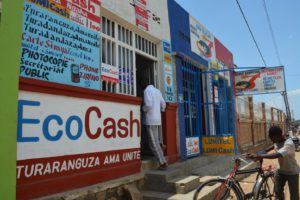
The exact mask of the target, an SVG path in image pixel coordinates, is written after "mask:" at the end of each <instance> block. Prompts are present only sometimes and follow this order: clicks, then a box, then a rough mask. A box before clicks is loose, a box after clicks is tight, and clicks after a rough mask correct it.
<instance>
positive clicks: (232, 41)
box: [176, 0, 300, 119]
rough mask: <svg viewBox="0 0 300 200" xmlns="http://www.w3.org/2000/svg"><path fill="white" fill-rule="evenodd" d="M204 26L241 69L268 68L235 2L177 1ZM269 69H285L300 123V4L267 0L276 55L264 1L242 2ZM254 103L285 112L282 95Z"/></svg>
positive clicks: (294, 0) (259, 97)
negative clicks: (275, 67)
mask: <svg viewBox="0 0 300 200" xmlns="http://www.w3.org/2000/svg"><path fill="white" fill-rule="evenodd" d="M176 2H177V3H179V4H180V5H181V6H182V7H183V8H184V9H185V10H186V11H188V12H189V13H190V15H192V16H193V17H194V18H196V19H197V20H198V21H199V22H200V23H201V24H202V25H203V26H205V27H206V28H207V29H208V30H209V31H210V32H211V33H212V34H213V35H214V36H215V37H216V38H218V39H219V40H220V41H221V43H223V45H225V46H226V47H227V48H228V49H229V50H230V51H231V52H232V53H233V57H234V63H235V64H236V65H237V66H238V67H262V66H265V65H264V63H263V61H262V58H261V56H260V54H259V52H258V50H257V48H256V46H255V43H254V41H253V39H252V36H251V34H250V32H249V30H248V27H247V25H246V23H245V21H244V19H243V16H242V14H241V11H240V10H239V7H238V4H237V2H236V0H176ZM239 3H240V5H241V7H242V9H243V12H244V14H245V16H246V19H247V21H248V23H249V25H250V28H251V30H252V32H253V34H254V37H255V39H256V42H257V44H258V46H259V48H260V51H261V53H262V56H263V58H264V60H265V62H266V64H267V66H270V67H273V66H280V65H283V66H284V67H285V79H286V88H287V92H288V99H289V105H290V110H291V112H292V117H294V118H295V119H300V66H299V64H300V21H299V20H300V12H299V9H300V1H299V0H265V3H266V7H267V10H268V14H269V17H270V20H271V24H272V28H273V33H274V36H275V40H276V44H277V47H278V52H279V57H280V60H279V59H278V56H277V54H276V51H275V47H274V43H273V40H272V34H271V31H270V28H269V24H268V20H267V15H266V12H265V9H264V4H263V3H264V1H263V0H239ZM254 99H255V101H260V102H266V104H267V105H269V106H274V107H277V108H279V109H281V110H283V111H285V106H284V101H283V98H282V96H281V95H280V94H273V95H255V96H254Z"/></svg>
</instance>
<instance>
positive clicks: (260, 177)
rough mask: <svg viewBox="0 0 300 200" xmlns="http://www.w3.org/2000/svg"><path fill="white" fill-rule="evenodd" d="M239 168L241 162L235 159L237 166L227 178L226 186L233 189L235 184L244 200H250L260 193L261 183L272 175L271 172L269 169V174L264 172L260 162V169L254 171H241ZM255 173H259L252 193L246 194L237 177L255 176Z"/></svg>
mask: <svg viewBox="0 0 300 200" xmlns="http://www.w3.org/2000/svg"><path fill="white" fill-rule="evenodd" d="M239 166H240V160H239V159H235V165H234V167H233V170H232V171H231V172H230V174H229V176H228V177H227V178H226V182H225V184H226V185H225V186H226V187H232V186H231V185H232V184H234V185H235V186H236V188H237V189H238V190H239V192H240V194H241V195H242V196H243V198H244V199H248V198H251V197H253V196H254V195H255V194H256V193H257V192H258V190H259V186H260V184H261V182H262V181H263V180H264V179H265V178H266V177H267V176H268V175H269V174H270V173H271V171H270V168H269V170H268V172H267V173H265V172H264V170H263V169H262V161H260V166H259V167H256V168H253V169H246V170H239V169H238V168H239ZM253 173H257V176H256V179H255V184H254V186H253V188H252V191H251V192H250V193H247V194H245V192H244V190H243V188H242V187H241V185H240V183H239V181H238V180H236V178H235V176H236V175H241V174H253Z"/></svg>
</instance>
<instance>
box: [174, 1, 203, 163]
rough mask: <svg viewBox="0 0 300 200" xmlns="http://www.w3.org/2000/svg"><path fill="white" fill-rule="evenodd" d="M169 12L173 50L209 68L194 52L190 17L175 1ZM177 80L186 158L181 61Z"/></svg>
mask: <svg viewBox="0 0 300 200" xmlns="http://www.w3.org/2000/svg"><path fill="white" fill-rule="evenodd" d="M168 12H169V20H170V32H171V41H172V50H173V52H175V53H176V54H184V55H186V56H189V57H190V58H192V59H193V60H194V61H196V62H198V63H199V64H201V65H203V66H207V65H208V63H207V61H205V60H204V59H202V58H201V57H200V56H198V55H197V54H195V53H194V52H192V49H191V43H190V23H189V19H190V15H189V13H188V12H186V11H185V10H184V9H183V8H182V7H181V6H180V5H179V4H177V3H176V2H175V1H174V0H168ZM175 62H176V63H175V64H176V80H177V94H178V115H179V131H180V139H179V141H180V148H181V153H180V154H181V158H182V159H185V158H186V133H185V128H184V127H185V125H184V120H182V119H183V116H184V104H183V102H182V100H181V99H182V98H180V96H181V97H182V96H183V81H182V72H181V60H180V59H178V58H177V59H176V61H175Z"/></svg>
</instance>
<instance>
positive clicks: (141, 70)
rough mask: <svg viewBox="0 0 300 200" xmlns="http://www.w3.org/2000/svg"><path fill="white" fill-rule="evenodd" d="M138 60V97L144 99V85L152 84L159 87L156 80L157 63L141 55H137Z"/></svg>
mask: <svg viewBox="0 0 300 200" xmlns="http://www.w3.org/2000/svg"><path fill="white" fill-rule="evenodd" d="M135 58H136V95H137V96H138V97H143V89H142V85H143V84H144V83H146V84H152V85H154V86H155V87H157V81H156V80H157V78H156V62H155V61H153V60H151V59H149V58H147V57H145V56H142V55H140V54H136V55H135Z"/></svg>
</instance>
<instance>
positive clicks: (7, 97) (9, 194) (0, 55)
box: [0, 0, 23, 199]
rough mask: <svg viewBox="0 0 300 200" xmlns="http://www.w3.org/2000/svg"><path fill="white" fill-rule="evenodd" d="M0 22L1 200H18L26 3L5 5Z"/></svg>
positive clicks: (6, 2) (19, 2)
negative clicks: (19, 108) (18, 134)
mask: <svg viewBox="0 0 300 200" xmlns="http://www.w3.org/2000/svg"><path fill="white" fill-rule="evenodd" d="M2 6H3V7H2V11H3V13H2V16H1V22H0V91H1V94H0V96H1V104H0V127H1V133H0V163H1V164H0V177H1V181H0V199H15V198H16V132H17V122H16V121H17V99H18V80H19V76H18V74H19V61H20V50H21V49H20V45H21V30H22V10H23V1H22V0H14V1H9V0H5V1H4V2H2Z"/></svg>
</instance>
